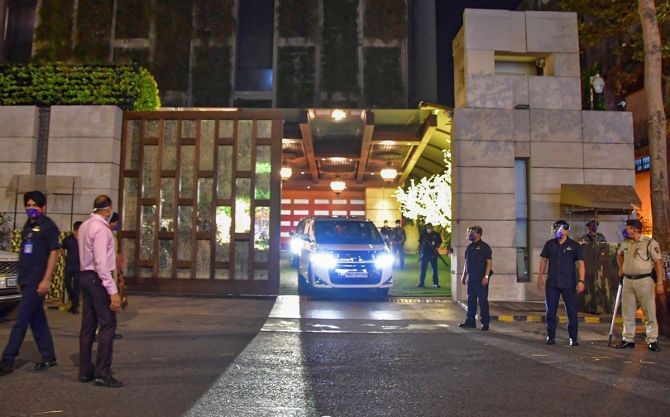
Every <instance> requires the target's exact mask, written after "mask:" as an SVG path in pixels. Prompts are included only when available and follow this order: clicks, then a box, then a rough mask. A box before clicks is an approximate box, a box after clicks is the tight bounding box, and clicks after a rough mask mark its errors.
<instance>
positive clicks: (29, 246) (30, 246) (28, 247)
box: [23, 242, 33, 254]
mask: <svg viewBox="0 0 670 417" xmlns="http://www.w3.org/2000/svg"><path fill="white" fill-rule="evenodd" d="M23 253H25V254H31V253H33V242H26V244H25V245H23Z"/></svg>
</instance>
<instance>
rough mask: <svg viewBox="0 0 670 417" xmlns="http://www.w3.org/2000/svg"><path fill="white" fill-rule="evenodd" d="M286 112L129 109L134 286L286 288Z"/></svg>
mask: <svg viewBox="0 0 670 417" xmlns="http://www.w3.org/2000/svg"><path fill="white" fill-rule="evenodd" d="M282 128H283V120H282V115H281V113H280V112H277V111H272V110H263V111H159V112H126V113H125V114H124V121H123V140H122V151H121V170H120V172H121V178H120V193H119V194H120V202H119V205H118V207H119V208H120V214H121V231H120V232H119V240H120V242H119V244H120V247H121V251H122V254H123V256H124V258H125V260H126V262H127V267H126V268H125V274H126V282H127V284H128V286H129V288H131V289H137V290H145V291H160V292H176V293H204V294H277V292H278V288H279V233H280V227H279V225H280V221H279V215H280V207H279V205H280V201H281V195H280V192H281V191H280V187H281V179H280V176H279V170H280V168H281V139H282Z"/></svg>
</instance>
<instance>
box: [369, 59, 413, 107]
mask: <svg viewBox="0 0 670 417" xmlns="http://www.w3.org/2000/svg"><path fill="white" fill-rule="evenodd" d="M364 61H365V72H364V76H363V82H364V83H365V100H366V107H371V108H374V107H378V108H401V107H404V106H405V101H406V99H405V86H404V82H403V80H402V74H401V71H400V48H374V47H370V48H365V50H364Z"/></svg>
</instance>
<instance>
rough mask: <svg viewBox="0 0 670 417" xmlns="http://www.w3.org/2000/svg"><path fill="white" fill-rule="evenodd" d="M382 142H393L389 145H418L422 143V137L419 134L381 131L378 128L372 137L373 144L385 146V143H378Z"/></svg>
mask: <svg viewBox="0 0 670 417" xmlns="http://www.w3.org/2000/svg"><path fill="white" fill-rule="evenodd" d="M382 141H388V142H393V143H389V145H418V144H419V142H421V136H420V135H419V133H418V132H417V133H415V132H403V131H399V130H379V128H377V129H376V130H375V132H374V134H373V135H372V142H375V145H385V144H384V143H381V144H380V143H377V142H382Z"/></svg>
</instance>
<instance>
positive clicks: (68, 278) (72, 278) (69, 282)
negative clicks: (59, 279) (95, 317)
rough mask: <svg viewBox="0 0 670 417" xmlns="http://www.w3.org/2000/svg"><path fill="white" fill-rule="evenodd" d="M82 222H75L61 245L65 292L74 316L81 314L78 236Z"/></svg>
mask: <svg viewBox="0 0 670 417" xmlns="http://www.w3.org/2000/svg"><path fill="white" fill-rule="evenodd" d="M79 226H81V222H79V221H77V222H74V224H73V225H72V234H70V235H67V236H65V239H63V243H61V250H62V251H63V252H65V274H64V275H65V277H64V278H65V279H64V281H65V290H66V291H67V296H68V297H69V299H70V310H68V311H69V312H70V313H72V314H79V281H78V280H77V275H78V274H79V246H78V245H77V234H78V233H79Z"/></svg>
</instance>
